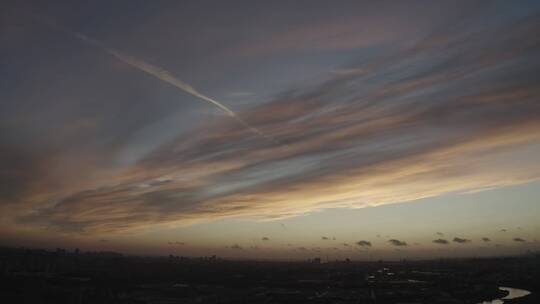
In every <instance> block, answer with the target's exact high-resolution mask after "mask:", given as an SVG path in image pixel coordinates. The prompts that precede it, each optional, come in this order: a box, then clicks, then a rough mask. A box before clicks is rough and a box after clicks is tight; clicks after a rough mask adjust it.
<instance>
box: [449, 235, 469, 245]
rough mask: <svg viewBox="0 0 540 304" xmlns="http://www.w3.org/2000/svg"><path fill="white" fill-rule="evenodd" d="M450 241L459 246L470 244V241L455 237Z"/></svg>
mask: <svg viewBox="0 0 540 304" xmlns="http://www.w3.org/2000/svg"><path fill="white" fill-rule="evenodd" d="M452 241H453V242H455V243H459V244H465V243H470V242H471V240H468V239H463V238H459V237H455V238H454V239H453V240H452Z"/></svg>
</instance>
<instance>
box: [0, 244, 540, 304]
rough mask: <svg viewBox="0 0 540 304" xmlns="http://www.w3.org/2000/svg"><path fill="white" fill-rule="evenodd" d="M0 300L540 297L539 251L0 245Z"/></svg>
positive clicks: (457, 299) (451, 300)
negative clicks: (234, 255) (417, 255)
mask: <svg viewBox="0 0 540 304" xmlns="http://www.w3.org/2000/svg"><path fill="white" fill-rule="evenodd" d="M0 252H1V256H0V266H1V268H0V269H2V282H1V286H2V291H1V292H2V297H3V298H4V299H7V302H4V303H56V304H60V303H141V304H142V303H149V304H150V303H380V304H383V303H456V304H457V303H480V302H482V301H485V300H490V299H496V298H501V297H504V296H505V295H506V293H505V292H503V291H500V290H499V289H498V287H499V286H510V287H515V288H520V289H526V290H529V291H531V292H532V293H531V294H530V295H528V296H525V297H523V298H520V299H515V300H508V301H505V303H538V302H537V301H538V299H539V298H538V296H537V295H538V291H539V290H540V284H539V283H540V255H538V254H531V255H528V256H521V257H500V258H477V259H473V258H469V259H440V260H430V261H407V260H403V261H388V262H387V261H377V262H361V261H358V262H356V261H349V260H345V261H328V262H326V261H321V259H320V258H314V259H311V260H307V261H294V262H279V261H233V260H223V259H220V258H218V257H215V256H211V257H201V258H187V257H180V256H172V255H171V256H168V257H143V256H124V255H122V254H119V253H114V252H78V251H69V252H68V251H66V250H63V249H58V250H56V251H47V250H35V249H34V250H32V249H21V248H17V249H14V248H2V249H1V251H0Z"/></svg>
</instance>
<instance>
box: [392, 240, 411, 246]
mask: <svg viewBox="0 0 540 304" xmlns="http://www.w3.org/2000/svg"><path fill="white" fill-rule="evenodd" d="M388 243H390V244H392V245H393V246H407V242H403V241H400V240H396V239H391V240H388Z"/></svg>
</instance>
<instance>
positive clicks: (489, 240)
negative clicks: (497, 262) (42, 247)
mask: <svg viewBox="0 0 540 304" xmlns="http://www.w3.org/2000/svg"><path fill="white" fill-rule="evenodd" d="M482 241H484V242H491V239H490V238H488V237H483V238H482Z"/></svg>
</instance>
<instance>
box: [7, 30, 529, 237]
mask: <svg viewBox="0 0 540 304" xmlns="http://www.w3.org/2000/svg"><path fill="white" fill-rule="evenodd" d="M538 28H539V27H538V24H537V21H535V20H524V21H523V23H521V25H520V26H517V25H511V26H510V27H508V28H505V31H504V35H498V36H497V39H492V37H494V36H493V35H492V34H493V32H485V33H483V32H480V33H477V32H476V30H479V31H482V30H484V29H483V28H477V29H476V30H473V29H471V30H470V31H465V32H463V31H461V30H456V29H453V28H445V29H444V30H442V31H438V32H437V33H438V34H437V36H434V37H428V38H426V39H425V40H423V41H419V42H418V43H417V44H416V45H413V46H411V47H410V48H407V49H396V50H393V51H392V54H389V55H384V56H383V55H381V56H375V58H373V60H368V61H360V62H356V63H354V64H350V65H346V66H344V67H343V68H347V69H361V70H365V71H367V72H366V73H345V74H332V75H330V76H329V79H327V80H325V81H322V82H320V83H313V84H311V85H307V86H303V87H301V88H291V89H289V90H284V91H283V92H282V93H280V94H276V95H275V96H274V98H273V99H272V100H271V101H269V102H267V103H264V104H259V105H257V106H253V107H251V108H249V109H246V110H245V111H244V112H242V113H240V114H241V116H242V117H244V118H245V119H246V123H248V124H249V125H250V126H254V127H255V128H257V129H258V130H261V132H263V133H264V134H268V136H271V137H272V138H276V139H279V142H281V143H283V144H278V145H276V144H275V143H274V142H271V141H261V140H260V138H257V137H256V136H253V134H252V132H250V130H247V129H246V128H245V127H243V126H242V125H239V124H237V123H236V122H234V121H231V120H230V119H225V118H223V119H219V118H218V119H217V121H215V122H214V123H212V124H204V125H202V126H199V127H197V128H193V129H192V130H190V132H188V133H185V134H181V135H178V136H177V137H176V138H174V139H172V140H170V141H169V142H167V143H166V144H162V145H160V146H159V147H156V148H155V149H153V150H152V152H151V153H148V154H147V155H145V156H144V157H143V158H141V159H139V160H138V161H136V162H135V163H133V164H130V165H129V166H127V167H126V168H123V169H122V170H117V171H111V172H107V173H108V174H104V175H102V176H104V178H99V179H97V178H96V179H95V180H90V181H85V182H84V183H81V185H77V187H69V188H65V189H61V190H58V191H57V190H55V191H52V190H47V189H50V188H51V187H34V186H32V185H33V183H34V180H36V179H35V178H33V177H32V175H33V174H34V172H35V173H40V172H46V171H47V170H43V169H42V167H45V168H47V167H50V166H47V165H42V163H41V162H36V165H30V168H27V169H26V167H25V166H23V165H21V168H25V170H18V169H17V170H15V171H17V172H22V173H21V175H20V176H18V177H16V178H15V179H16V180H17V182H11V183H8V184H10V185H15V184H16V185H19V186H18V187H20V190H18V191H16V193H12V194H10V195H9V196H10V197H17V198H19V199H20V197H22V195H20V193H30V194H29V197H30V198H31V199H29V200H25V201H28V204H29V205H31V206H32V207H30V208H27V209H24V210H23V211H21V212H20V213H19V214H17V216H14V217H13V218H15V219H16V222H17V224H18V225H23V226H26V225H34V226H35V227H42V226H46V227H50V229H52V230H57V231H61V232H64V233H79V234H80V233H88V234H92V233H116V232H122V231H131V230H137V229H143V230H144V229H147V228H148V227H155V226H159V225H190V224H193V223H200V222H205V221H212V220H216V219H221V218H228V217H247V218H251V219H255V220H268V219H281V218H287V217H292V216H298V215H301V214H305V213H309V212H314V211H316V210H321V209H325V208H364V207H372V206H380V205H386V204H393V203H406V202H410V201H413V200H418V199H421V198H428V197H435V196H439V195H442V194H445V193H468V192H469V191H472V190H478V189H486V188H497V187H504V186H508V185H514V184H521V183H526V182H530V181H532V180H536V179H538V178H539V177H540V165H538V164H539V163H540V162H536V161H535V160H537V159H538V155H540V154H539V153H537V152H539V150H540V107H539V105H538V100H537V96H538V94H540V89H539V86H538V83H540V79H539V77H538V76H537V75H538V73H537V71H538V68H540V66H539V65H540V63H539V62H540V61H537V60H529V59H531V58H533V59H534V58H535V56H536V55H535V54H537V52H535V50H536V49H535V48H536V45H534V43H532V42H531V41H536V40H534V39H536V37H537V35H536V34H538V32H539V31H538ZM495 32H496V31H495ZM470 37H477V39H474V43H471V41H473V40H472V39H469V38H470ZM529 38H530V39H529ZM80 39H83V38H80ZM440 41H445V42H444V43H443V44H442V45H441V44H440V43H441V42H440ZM122 56H123V55H122ZM126 58H127V57H126ZM419 58H422V61H421V62H418V60H419ZM126 60H127V59H126ZM129 60H131V61H129ZM129 60H128V61H129V62H132V63H133V64H138V65H139V66H142V67H144V68H145V69H146V70H151V69H152V68H151V67H146V66H144V64H142V65H141V63H140V62H138V61H136V60H135V59H132V58H131V59H129ZM134 60H135V61H134ZM420 63H423V64H420ZM428 63H429V64H428ZM410 66H416V67H417V68H415V69H412V70H411V69H410ZM509 67H511V68H509ZM146 70H145V71H146ZM147 72H148V71H147ZM161 72H163V71H161V70H156V71H155V73H154V74H156V75H157V76H156V75H154V76H156V77H158V76H159V77H162V78H163V79H161V78H160V79H161V80H164V79H169V78H168V77H169V76H170V75H169V74H166V73H161ZM388 75H395V77H388ZM171 77H172V76H171ZM464 79H466V80H467V81H464ZM173 80H174V79H170V81H173ZM164 81H165V80H164ZM184 87H185V86H184ZM187 89H189V88H187ZM195 92H197V91H195ZM434 100H436V101H437V102H434ZM240 114H239V115H240ZM12 154H17V153H12ZM30 158H33V157H30ZM524 159H526V160H530V161H522V160H524ZM20 163H25V162H24V161H21V162H20ZM44 163H45V164H46V163H47V162H44ZM40 168H41V169H40ZM84 172H86V171H84ZM37 175H38V176H46V174H45V173H43V174H41V173H40V174H37ZM79 175H80V174H79ZM85 175H86V174H85ZM88 175H89V176H90V175H91V174H88ZM15 179H14V180H15ZM69 180H71V178H70V179H69ZM23 185H24V186H23ZM291 202H294V204H292V203H291ZM391 243H392V242H391Z"/></svg>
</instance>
